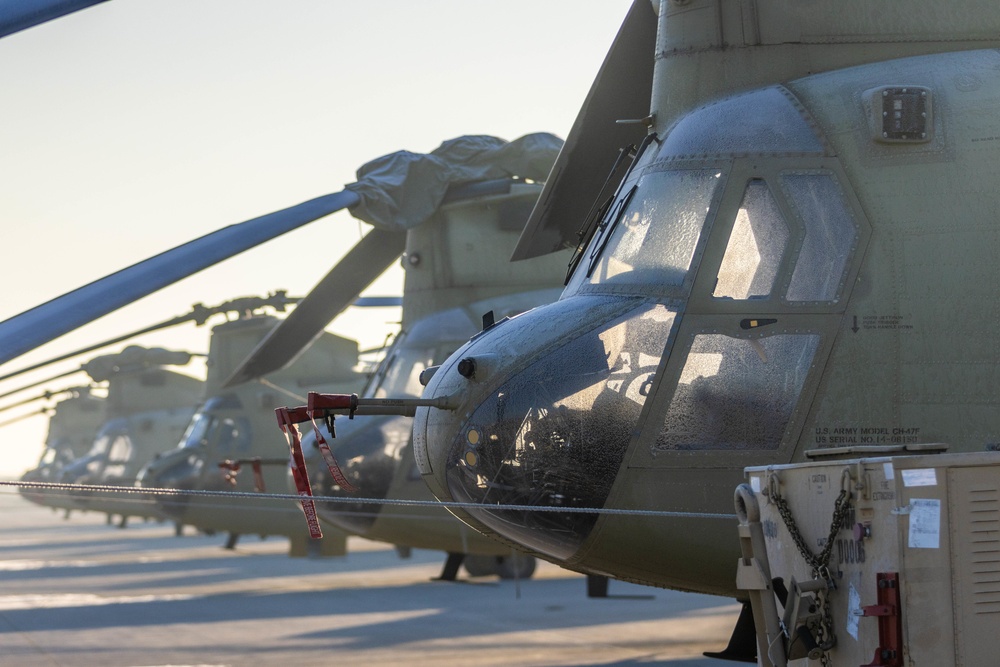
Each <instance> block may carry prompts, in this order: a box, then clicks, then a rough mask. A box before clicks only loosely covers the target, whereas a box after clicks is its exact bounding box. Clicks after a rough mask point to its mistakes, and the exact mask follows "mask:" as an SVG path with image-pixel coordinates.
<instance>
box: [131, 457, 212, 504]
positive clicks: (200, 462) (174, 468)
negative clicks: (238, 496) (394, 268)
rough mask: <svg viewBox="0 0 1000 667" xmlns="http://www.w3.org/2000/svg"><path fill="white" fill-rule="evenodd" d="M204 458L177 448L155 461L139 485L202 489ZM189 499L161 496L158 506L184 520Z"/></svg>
mask: <svg viewBox="0 0 1000 667" xmlns="http://www.w3.org/2000/svg"><path fill="white" fill-rule="evenodd" d="M203 467H204V459H203V458H202V457H201V455H200V453H199V452H197V451H192V450H191V449H190V448H184V449H176V450H174V451H172V452H168V453H167V454H164V455H162V456H160V457H159V458H157V459H156V460H154V461H152V462H151V463H150V464H149V465H147V466H146V468H145V469H144V470H143V471H142V472H141V473H140V475H139V477H138V479H137V483H138V484H139V486H142V487H144V488H152V489H179V490H182V491H187V490H191V489H196V488H198V487H199V482H200V479H201V472H202V468H203ZM189 502H190V496H188V495H185V494H181V495H169V496H158V497H157V500H156V505H157V507H158V508H159V509H160V510H161V511H162V512H163V513H164V514H166V515H167V516H169V517H170V518H172V519H180V518H183V516H184V514H185V512H186V511H187V507H188V504H189Z"/></svg>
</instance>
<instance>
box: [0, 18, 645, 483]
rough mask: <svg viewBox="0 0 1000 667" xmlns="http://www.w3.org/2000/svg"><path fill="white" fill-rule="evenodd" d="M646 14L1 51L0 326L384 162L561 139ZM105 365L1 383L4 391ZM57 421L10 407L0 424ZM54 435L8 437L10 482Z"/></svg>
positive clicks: (268, 281) (229, 273)
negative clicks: (476, 141) (466, 145)
mask: <svg viewBox="0 0 1000 667" xmlns="http://www.w3.org/2000/svg"><path fill="white" fill-rule="evenodd" d="M630 4H631V0H504V1H503V2H485V1H483V0H420V1H419V2H414V1H413V0H379V1H378V2H363V1H354V2H346V1H340V2H330V1H322V0H312V1H309V0H281V1H280V2H279V1H277V0H170V1H169V2H167V1H163V0H160V1H159V2H157V1H155V0H112V1H111V2H107V3H104V4H101V5H98V6H95V7H92V8H90V9H86V10H83V11H81V12H77V13H75V14H72V15H69V16H66V17H63V18H61V19H58V20H56V21H52V22H49V23H46V24H42V25H40V26H37V27H35V28H31V29H29V30H26V31H24V32H21V33H17V34H15V35H11V36H9V37H6V38H3V39H0V63H2V66H0V100H2V103H0V220H2V227H0V229H2V233H3V241H2V243H0V280H2V281H3V283H4V284H5V286H6V292H5V294H4V296H3V298H2V299H0V321H2V320H4V319H7V318H8V317H11V316H13V315H16V314H17V313H19V312H21V311H24V310H26V309H28V308H31V307H32V306H35V305H37V304H39V303H42V302H44V301H47V300H49V299H51V298H54V297H56V296H58V295H60V294H62V293H64V292H66V291H69V290H71V289H74V288H76V287H79V286H81V285H83V284H85V283H87V282H90V281H92V280H95V279H97V278H100V277H102V276H104V275H106V274H108V273H111V272H113V271H115V270H118V269H120V268H123V267H125V266H128V265H130V264H133V263H135V262H137V261H140V260H142V259H145V258H147V257H149V256H151V255H154V254H156V253H159V252H162V251H163V250H166V249H168V248H171V247H173V246H176V245H179V244H181V243H183V242H185V241H188V240H190V239H193V238H196V237H198V236H201V235H203V234H206V233H208V232H211V231H214V230H215V229H218V228H220V227H223V226H225V225H228V224H232V223H235V222H241V221H243V220H246V219H249V218H253V217H256V216H258V215H261V214H264V213H268V212H271V211H274V210H278V209H282V208H285V207H287V206H291V205H293V204H297V203H299V202H301V201H304V200H307V199H311V198H313V197H316V196H319V195H322V194H327V193H329V192H336V191H339V190H340V189H341V188H342V186H343V185H344V184H345V183H349V182H352V181H354V180H355V170H356V169H357V167H359V166H360V165H362V164H363V163H365V162H367V161H369V160H371V159H372V158H375V157H378V156H380V155H384V154H386V153H391V152H394V151H397V150H401V149H407V150H411V151H416V152H428V151H431V150H433V149H434V148H435V147H437V146H438V144H440V143H441V142H442V141H444V140H445V139H449V138H452V137H456V136H460V135H463V134H491V135H495V136H499V137H502V138H504V139H508V140H510V139H514V138H517V137H519V136H522V135H524V134H527V133H530V132H538V131H546V132H552V133H554V134H557V135H559V136H560V137H563V138H565V136H566V134H567V133H568V131H569V128H570V127H571V125H572V123H573V120H574V118H575V117H576V113H577V111H578V110H579V107H580V103H581V102H582V101H583V98H584V96H585V95H586V92H587V90H588V89H589V87H590V84H591V82H592V81H593V78H594V75H595V74H596V72H597V70H598V68H599V67H600V64H601V62H602V60H603V58H604V55H605V53H606V52H607V49H608V47H609V46H610V44H611V41H612V40H613V38H614V35H615V33H616V32H617V30H618V27H619V25H620V24H621V21H622V20H623V19H624V17H625V14H626V12H627V11H628V7H629V5H630ZM362 231H363V227H362V224H361V223H359V222H357V221H356V220H354V219H353V218H351V217H350V215H349V214H347V213H346V212H341V213H338V214H335V215H334V216H331V217H329V218H326V219H324V220H320V221H318V222H315V223H312V224H311V225H309V226H306V227H304V228H302V229H300V230H297V231H295V232H291V233H290V234H288V235H286V236H284V237H281V238H279V239H277V240H275V241H271V242H270V243H267V244H265V245H263V246H260V247H258V248H257V249H255V250H251V251H249V252H247V253H244V254H243V255H240V256H237V257H235V258H233V259H231V260H228V261H226V262H224V263H222V264H220V265H218V266H216V267H213V268H211V269H208V270H206V271H203V272H201V273H199V274H196V275H194V276H192V277H190V278H188V279H186V280H184V281H182V282H180V283H178V284H176V285H174V286H173V287H169V288H166V289H164V290H162V291H160V292H157V293H156V294H154V295H152V296H149V297H147V298H145V299H143V300H141V301H139V302H137V303H135V304H133V305H132V306H129V307H126V308H124V309H122V310H120V311H117V312H116V313H113V314H111V315H108V316H106V317H104V318H102V319H100V320H98V321H97V322H95V323H93V324H91V325H88V326H86V327H83V328H82V329H79V330H78V331H76V332H74V333H72V334H68V335H66V336H63V337H62V338H60V339H57V340H56V341H54V342H52V343H50V344H48V345H46V346H44V347H42V348H40V349H39V350H38V351H36V352H34V353H31V354H29V355H25V356H23V357H21V358H19V359H15V360H14V361H12V362H10V363H8V364H5V365H4V366H3V367H2V368H0V374H3V373H6V372H9V371H11V370H15V369H17V368H21V367H23V366H26V365H28V364H30V363H32V362H35V361H41V360H44V359H48V358H50V357H53V356H55V355H58V354H60V353H63V352H66V351H69V350H72V349H77V348H80V347H83V346H85V345H88V344H91V343H94V342H97V341H99V340H103V339H106V338H110V337H112V336H115V335H118V334H121V333H125V332H127V331H131V330H134V329H138V328H140V327H144V326H148V325H150V324H153V323H156V322H159V321H162V320H165V319H168V318H170V317H173V316H176V315H181V314H184V313H186V312H187V311H188V310H189V309H190V307H191V305H192V304H194V303H196V302H203V303H205V304H206V305H215V304H217V303H221V302H223V301H226V300H228V299H231V298H234V297H237V296H247V295H265V294H267V293H268V292H270V291H274V290H276V289H287V290H289V293H290V294H294V295H302V294H305V293H306V292H307V291H308V290H309V289H310V288H311V287H312V286H313V285H314V284H315V283H316V282H317V281H318V280H319V279H320V277H322V276H323V275H324V274H325V273H326V272H327V271H328V270H329V268H330V267H331V266H332V265H333V263H334V262H335V261H336V260H337V258H338V257H339V256H340V255H341V254H342V253H344V252H345V251H346V250H347V249H349V248H350V247H351V246H352V245H353V244H354V243H355V242H356V241H357V239H358V238H359V236H360V234H361V232H362ZM365 231H366V229H365ZM401 279H402V275H401V271H400V270H398V269H393V270H391V271H390V272H389V273H387V275H386V276H384V277H383V279H381V280H380V281H379V282H378V283H377V284H376V286H375V287H374V288H373V289H371V290H370V291H369V292H368V293H369V294H394V293H395V294H398V293H399V290H400V289H401ZM219 321H221V320H219V319H214V320H212V321H210V324H211V323H212V322H214V323H218V322H219ZM394 321H398V309H395V310H394V309H377V310H367V311H364V312H359V311H358V309H351V310H349V311H348V312H347V313H345V315H344V316H342V317H341V318H340V319H339V320H338V321H336V322H334V323H333V325H331V326H330V327H329V328H330V330H332V331H335V332H336V333H339V334H341V335H346V336H350V337H352V338H355V339H358V340H359V341H360V342H361V344H362V345H363V346H367V345H373V344H376V343H378V342H380V341H381V340H382V339H383V338H384V336H385V334H386V333H387V332H388V331H389V330H390V329H391V328H392V324H391V323H392V322H394ZM208 333H209V332H208V327H195V326H193V325H191V324H188V325H184V326H182V327H178V328H175V329H170V330H166V331H165V332H161V333H158V334H150V335H148V336H146V337H144V338H141V339H136V340H135V341H133V342H134V343H135V344H141V345H146V346H162V347H167V348H171V349H186V350H190V351H201V352H204V351H206V350H207V345H208ZM120 347H121V346H119V347H118V348H111V349H110V350H108V351H109V352H111V351H117V350H118V349H120ZM94 354H97V353H94ZM90 356H93V355H89V356H87V357H82V358H80V359H77V360H74V361H71V362H64V363H62V364H60V365H58V366H51V367H49V368H47V369H45V370H44V371H39V372H38V373H37V374H33V375H26V376H22V377H21V378H17V379H14V380H10V381H8V382H4V383H0V393H4V392H6V391H9V390H11V389H14V388H16V387H18V386H21V385H22V384H27V383H28V382H29V381H31V380H32V379H41V378H43V377H47V376H49V375H53V374H55V373H57V372H60V371H64V370H70V369H72V368H75V367H78V366H79V364H80V363H82V362H84V361H86V360H87V359H89V358H90ZM190 372H191V373H192V374H194V375H202V374H203V370H201V369H197V368H192V369H191V371H190ZM85 379H86V376H85V375H83V374H80V375H79V376H75V377H73V378H69V379H68V380H64V381H60V383H56V384H54V385H52V386H51V387H49V388H51V389H62V388H64V387H66V386H70V385H71V384H73V382H72V381H76V382H77V383H82V382H83V381H85ZM38 391H40V390H38ZM34 393H35V390H32V391H29V392H25V393H24V394H19V395H17V396H14V397H11V398H9V399H4V400H0V407H2V406H3V405H8V404H9V403H10V402H13V401H15V400H18V399H20V398H27V397H30V396H32V395H34ZM42 405H44V404H43V403H42V402H38V403H34V404H32V405H30V406H25V407H24V408H16V409H12V410H8V411H4V412H0V422H2V421H5V420H6V419H10V418H12V417H16V416H18V415H21V414H25V413H27V412H30V411H33V410H37V409H39V408H41V407H42ZM46 427H47V420H46V419H45V418H44V417H41V416H39V417H34V418H31V419H27V420H24V421H21V422H18V423H17V424H15V425H11V426H7V427H4V428H0V446H2V447H3V453H2V457H0V476H6V475H18V474H20V473H21V472H23V471H24V470H25V469H27V468H30V467H33V466H34V463H35V461H36V460H37V458H38V456H39V453H40V451H41V445H42V442H43V440H44V437H45V430H46Z"/></svg>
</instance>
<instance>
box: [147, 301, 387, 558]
mask: <svg viewBox="0 0 1000 667" xmlns="http://www.w3.org/2000/svg"><path fill="white" fill-rule="evenodd" d="M280 322H281V320H278V319H277V318H275V317H272V316H269V315H261V314H257V315H253V316H250V317H244V318H241V319H238V320H233V321H229V322H225V323H223V324H220V325H218V326H216V327H214V328H213V330H212V337H211V344H210V347H209V353H208V378H207V380H206V383H205V391H204V394H203V396H202V397H201V398H202V400H201V401H200V403H199V406H198V408H197V411H196V412H195V413H194V415H193V417H192V418H191V419H190V420H189V423H188V424H187V429H186V431H185V432H184V434H183V436H182V437H179V438H178V439H177V440H175V441H174V442H173V443H172V445H173V448H172V449H168V448H164V449H163V450H161V451H160V452H158V453H157V456H156V457H155V458H152V459H147V461H146V463H145V465H144V466H143V467H142V469H141V470H140V471H139V472H138V474H137V476H136V480H135V482H136V485H137V486H147V487H157V488H163V487H168V488H174V489H180V490H182V491H185V490H187V491H189V490H209V491H257V492H260V493H264V492H267V491H268V490H270V491H271V492H274V491H275V490H276V489H278V488H282V487H283V485H284V479H285V470H286V469H287V465H288V460H287V458H284V459H280V458H277V455H278V454H280V450H279V449H278V448H277V447H269V445H273V444H275V443H276V440H275V439H274V437H273V428H272V427H271V419H272V417H271V415H272V413H273V410H274V408H275V407H277V406H278V405H280V404H282V403H284V402H286V401H288V400H289V398H290V397H296V396H299V393H300V392H302V391H304V387H307V386H310V385H311V384H316V383H320V384H323V385H324V386H327V387H331V388H333V387H340V388H341V390H343V391H352V390H356V389H359V388H360V387H361V386H363V384H364V381H365V379H366V377H367V375H366V374H365V373H364V372H363V371H361V370H359V368H358V344H357V342H356V341H353V340H349V339H346V338H343V337H341V336H337V335H335V334H332V333H329V332H323V333H322V334H321V335H320V336H319V337H318V338H316V339H315V340H314V341H312V342H311V343H310V345H309V346H308V347H307V349H306V350H304V351H303V352H302V353H301V354H300V355H298V356H297V358H296V360H295V362H294V363H292V364H291V365H289V366H287V367H285V368H284V369H280V370H278V371H276V372H273V373H269V374H268V375H267V376H265V377H263V378H260V379H259V380H258V381H248V382H242V383H239V384H237V385H235V386H232V387H226V388H223V384H224V381H225V380H226V379H227V378H229V377H230V376H231V374H232V372H233V370H234V369H235V368H236V367H237V366H238V365H239V364H240V363H241V362H242V361H243V360H245V359H246V357H247V355H248V354H250V352H251V351H252V350H253V349H254V348H255V347H256V346H257V345H258V344H259V343H260V341H261V340H262V339H263V338H264V337H265V336H267V335H268V333H270V332H271V331H273V330H274V329H275V327H277V326H279V325H280ZM178 442H179V443H180V444H179V445H178ZM271 449H274V450H276V451H273V452H272V451H269V450H271ZM269 455H270V456H269ZM275 463H278V464H280V466H279V467H276V466H275V465H274V464H275ZM241 467H246V468H251V469H252V470H253V471H254V474H253V475H252V476H251V475H236V472H238V471H239V470H240V468H241ZM149 502H151V503H154V504H155V506H156V507H157V509H158V511H159V512H160V513H161V514H162V515H163V516H165V517H167V518H169V519H171V520H173V521H174V522H175V523H176V524H177V526H178V532H180V530H181V527H182V526H184V525H191V526H194V527H195V528H198V529H199V530H201V531H205V532H215V531H227V532H228V533H229V538H228V540H227V542H226V548H229V549H232V548H234V547H235V546H236V542H237V540H238V538H239V536H240V535H241V534H244V533H254V534H257V535H260V536H262V537H264V536H270V535H282V536H286V537H288V539H289V554H290V555H292V556H300V557H301V556H306V555H308V554H310V553H316V554H318V555H323V556H338V555H344V554H346V553H347V536H346V534H344V533H342V532H340V531H328V532H327V534H325V535H324V536H323V538H322V539H321V540H317V541H316V542H312V541H310V536H309V533H308V531H307V530H306V527H305V526H304V525H302V522H301V521H299V520H297V519H298V518H299V514H300V511H299V509H298V507H297V506H296V505H295V504H294V503H292V502H289V501H287V500H276V501H266V500H254V501H252V502H251V503H247V502H243V501H240V502H226V501H225V500H222V499H219V498H215V497H211V498H204V497H198V496H191V495H181V496H170V497H166V498H158V497H156V496H150V497H149Z"/></svg>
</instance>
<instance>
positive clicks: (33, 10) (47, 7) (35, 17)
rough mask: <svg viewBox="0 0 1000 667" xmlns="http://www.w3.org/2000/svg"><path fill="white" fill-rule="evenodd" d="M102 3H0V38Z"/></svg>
mask: <svg viewBox="0 0 1000 667" xmlns="http://www.w3.org/2000/svg"><path fill="white" fill-rule="evenodd" d="M101 2H105V0H6V1H5V2H2V3H0V37H6V36H7V35H11V34H14V33H15V32H20V31H21V30H26V29H27V28H30V27H32V26H36V25H38V24H39V23H45V22H46V21H51V20H52V19H57V18H59V17H60V16H65V15H66V14H71V13H73V12H75V11H79V10H81V9H86V8H87V7H90V6H91V5H96V4H99V3H101Z"/></svg>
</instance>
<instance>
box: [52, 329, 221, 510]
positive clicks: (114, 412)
mask: <svg viewBox="0 0 1000 667" xmlns="http://www.w3.org/2000/svg"><path fill="white" fill-rule="evenodd" d="M191 356H192V355H191V354H190V353H187V352H178V351H171V350H165V349H162V348H143V347H140V346H137V345H132V346H129V347H126V348H125V349H124V350H122V351H121V352H118V353H114V354H105V355H101V356H99V357H95V358H94V359H92V360H90V361H88V362H86V363H85V364H83V365H82V366H81V369H82V370H84V371H86V372H87V374H89V375H90V377H91V378H92V379H93V380H94V382H97V383H107V398H106V399H103V406H104V409H103V411H102V412H101V413H99V414H100V416H101V417H103V423H102V424H101V425H100V427H99V428H98V429H97V433H96V435H95V436H94V438H93V440H92V442H91V443H90V447H89V449H88V450H87V451H86V453H85V454H84V455H83V456H80V457H78V458H76V459H75V460H72V461H69V462H65V463H64V464H63V465H62V466H61V468H60V469H59V474H58V477H55V475H54V471H52V472H50V475H49V476H50V477H51V478H52V481H58V482H61V483H75V484H104V485H121V484H126V485H128V484H131V483H132V481H133V480H134V479H135V475H136V473H137V472H138V470H139V467H140V466H141V465H142V463H143V462H145V461H147V460H148V459H149V458H151V457H152V456H153V454H155V453H156V452H158V451H162V450H163V449H165V448H166V447H168V446H169V445H168V443H171V442H173V441H175V440H176V439H177V438H178V437H179V436H180V434H181V433H183V431H184V427H185V426H186V425H187V422H188V421H189V420H190V418H191V414H192V413H193V411H194V405H195V402H196V401H197V397H198V396H199V395H200V394H201V392H202V389H203V382H202V381H201V380H198V379H196V378H194V377H191V376H189V375H185V374H183V373H179V372H177V371H174V370H169V369H168V368H167V367H168V366H183V365H185V364H187V363H189V362H190V360H191ZM86 423H87V422H86V421H84V422H82V423H81V432H86V428H85V427H86ZM34 500H35V501H36V502H38V503H40V504H44V505H49V506H52V507H61V508H64V509H67V510H72V509H79V510H84V511H97V512H104V513H106V514H107V515H108V518H109V521H110V519H111V517H112V515H118V516H120V522H119V525H120V526H122V527H124V525H125V524H126V522H127V520H128V517H129V516H140V517H146V518H156V517H159V514H158V513H157V512H156V511H155V508H154V507H153V506H152V504H151V503H148V502H142V501H133V500H126V499H123V498H119V497H115V496H111V495H106V494H102V493H99V492H81V493H74V494H71V495H70V494H62V493H50V494H45V495H44V496H43V495H41V494H36V496H35V498H34Z"/></svg>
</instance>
